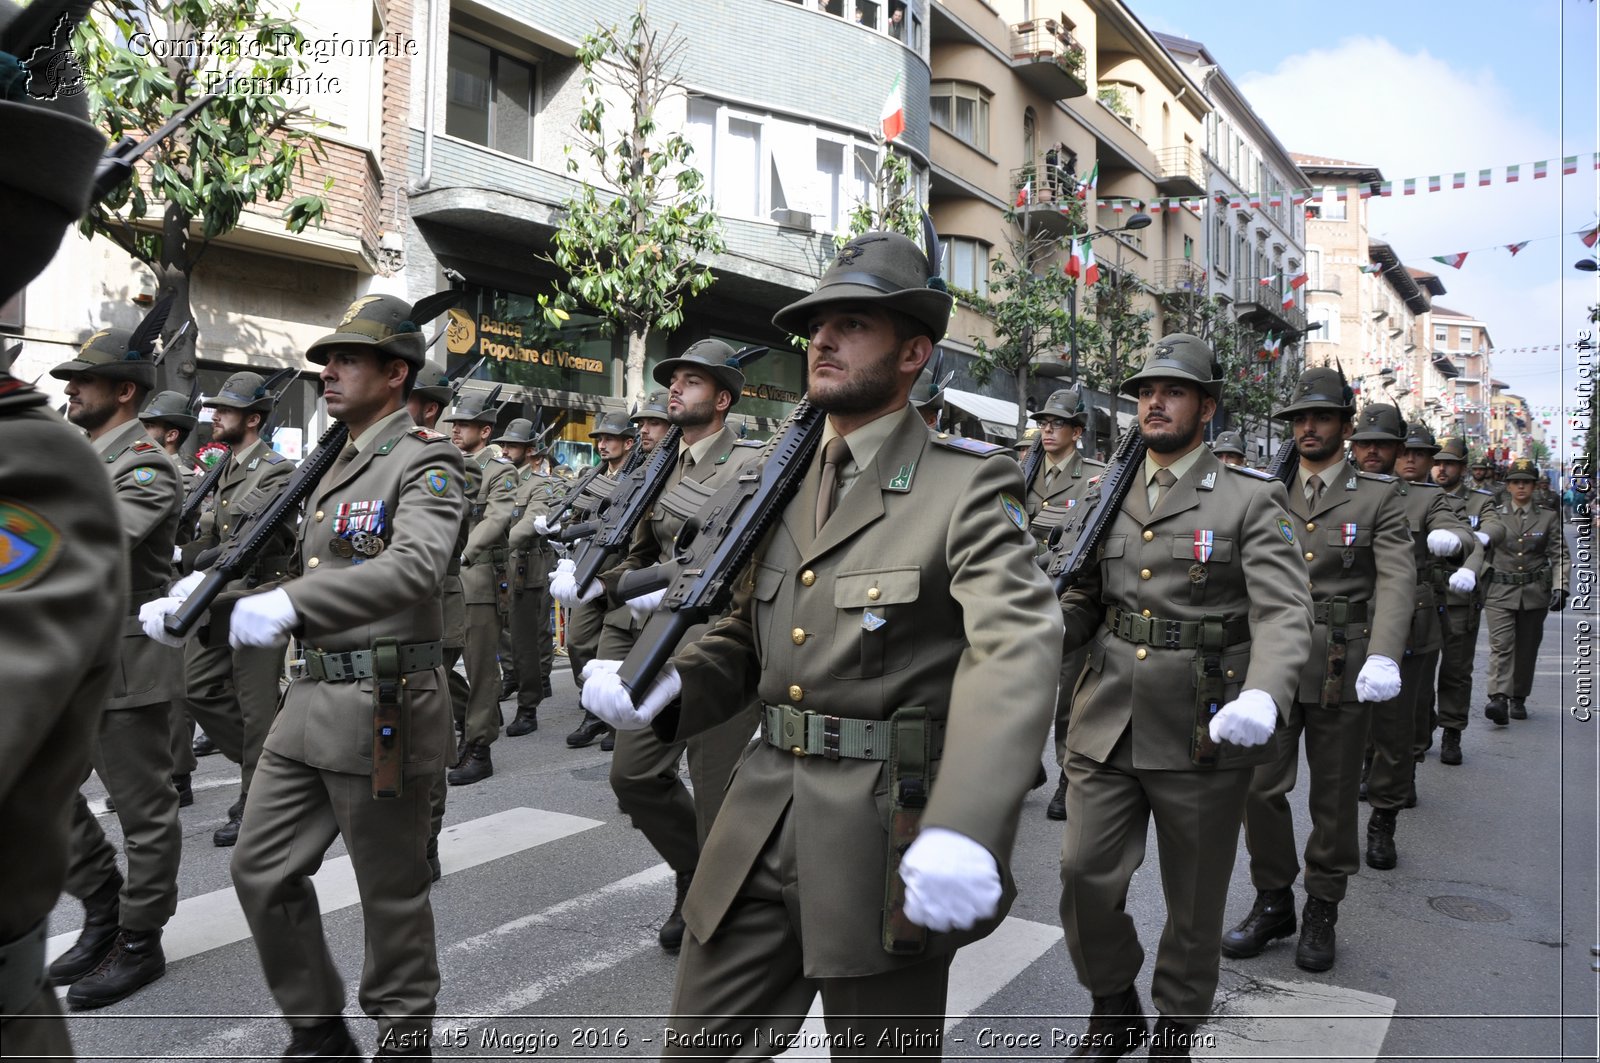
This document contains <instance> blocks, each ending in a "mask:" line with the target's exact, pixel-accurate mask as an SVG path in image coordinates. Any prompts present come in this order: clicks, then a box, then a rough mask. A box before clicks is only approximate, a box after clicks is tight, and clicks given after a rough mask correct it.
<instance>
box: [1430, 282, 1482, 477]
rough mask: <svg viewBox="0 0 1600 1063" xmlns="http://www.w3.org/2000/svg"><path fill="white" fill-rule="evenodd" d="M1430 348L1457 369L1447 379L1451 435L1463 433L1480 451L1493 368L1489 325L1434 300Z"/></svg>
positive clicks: (1471, 445) (1469, 442)
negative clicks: (1450, 391) (1451, 423)
mask: <svg viewBox="0 0 1600 1063" xmlns="http://www.w3.org/2000/svg"><path fill="white" fill-rule="evenodd" d="M1432 328H1433V337H1432V349H1433V351H1434V352H1435V355H1436V357H1438V356H1442V357H1443V358H1445V359H1448V360H1449V361H1450V363H1451V364H1452V365H1453V366H1454V367H1455V368H1456V369H1457V370H1458V371H1459V372H1458V374H1457V375H1456V376H1455V377H1453V378H1452V379H1451V384H1452V385H1453V394H1452V396H1451V398H1452V400H1453V401H1452V402H1451V403H1450V405H1451V407H1453V411H1454V423H1455V428H1454V430H1453V433H1452V434H1457V435H1465V436H1466V437H1467V443H1468V445H1469V446H1470V447H1471V448H1472V449H1474V450H1482V449H1483V448H1484V447H1485V446H1487V445H1488V444H1489V443H1490V441H1491V440H1490V427H1491V419H1490V402H1489V399H1490V389H1489V381H1490V379H1491V377H1490V374H1492V373H1493V371H1494V365H1493V353H1494V341H1493V340H1492V339H1491V338H1490V336H1489V326H1488V325H1486V324H1484V323H1483V322H1482V321H1478V320H1476V319H1474V318H1473V317H1472V316H1471V315H1470V314H1464V313H1462V312H1461V311H1459V310H1451V309H1449V308H1448V307H1443V306H1440V305H1439V304H1437V303H1435V304H1434V306H1433V325H1432Z"/></svg>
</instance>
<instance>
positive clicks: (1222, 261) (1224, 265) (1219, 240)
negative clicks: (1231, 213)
mask: <svg viewBox="0 0 1600 1063" xmlns="http://www.w3.org/2000/svg"><path fill="white" fill-rule="evenodd" d="M1232 250H1233V242H1232V239H1231V237H1230V235H1229V233H1228V219H1227V216H1226V215H1224V214H1223V213H1222V212H1221V211H1217V212H1215V213H1214V214H1212V222H1211V268H1212V269H1214V270H1216V271H1217V272H1218V273H1220V274H1221V275H1222V276H1224V277H1226V276H1227V275H1228V274H1229V273H1231V272H1232V271H1233V256H1232V255H1231V254H1230V252H1231V251H1232Z"/></svg>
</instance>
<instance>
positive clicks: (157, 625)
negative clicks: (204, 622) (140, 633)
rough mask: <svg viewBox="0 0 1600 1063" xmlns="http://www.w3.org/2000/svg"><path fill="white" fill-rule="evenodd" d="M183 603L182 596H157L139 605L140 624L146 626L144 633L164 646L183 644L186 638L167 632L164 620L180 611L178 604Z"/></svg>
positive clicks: (192, 630) (191, 631) (190, 631)
mask: <svg viewBox="0 0 1600 1063" xmlns="http://www.w3.org/2000/svg"><path fill="white" fill-rule="evenodd" d="M182 604H183V599H182V598H157V599H156V600H155V601H153V602H145V603H144V604H143V605H141V606H140V607H139V626H140V627H142V628H144V633H145V634H146V635H148V636H149V637H150V638H152V639H155V640H156V641H157V642H159V643H161V645H163V646H182V645H183V644H184V643H185V642H186V641H188V639H187V637H185V638H181V639H180V638H174V637H173V636H171V635H169V634H167V629H166V628H165V627H164V626H163V622H164V621H165V620H166V619H167V617H169V616H171V615H172V614H173V613H176V612H177V611H178V606H180V605H182ZM194 632H195V629H194V628H190V629H189V634H191V635H192V634H194Z"/></svg>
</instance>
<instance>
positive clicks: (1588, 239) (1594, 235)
mask: <svg viewBox="0 0 1600 1063" xmlns="http://www.w3.org/2000/svg"><path fill="white" fill-rule="evenodd" d="M1582 240H1583V246H1584V247H1593V246H1594V245H1595V243H1596V241H1600V225H1596V226H1595V227H1594V228H1593V229H1590V230H1589V231H1588V232H1586V233H1584V234H1583V236H1582Z"/></svg>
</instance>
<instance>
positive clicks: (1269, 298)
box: [1234, 278, 1306, 333]
mask: <svg viewBox="0 0 1600 1063" xmlns="http://www.w3.org/2000/svg"><path fill="white" fill-rule="evenodd" d="M1234 310H1235V312H1236V313H1237V314H1238V315H1239V320H1240V321H1243V322H1245V323H1246V324H1252V325H1256V326H1257V327H1259V328H1261V329H1264V330H1266V331H1269V332H1287V331H1289V330H1290V329H1293V330H1294V331H1295V332H1302V333H1303V332H1305V330H1306V314H1305V311H1304V310H1301V309H1300V308H1299V307H1297V306H1294V305H1293V304H1290V305H1289V306H1287V307H1285V306H1284V305H1283V285H1282V284H1277V283H1273V284H1261V283H1260V282H1259V281H1253V280H1250V279H1248V278H1242V279H1240V281H1239V282H1238V284H1237V285H1236V286H1235V288H1234Z"/></svg>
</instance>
